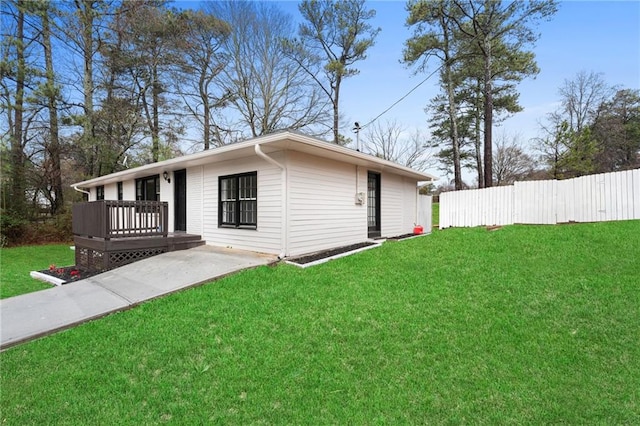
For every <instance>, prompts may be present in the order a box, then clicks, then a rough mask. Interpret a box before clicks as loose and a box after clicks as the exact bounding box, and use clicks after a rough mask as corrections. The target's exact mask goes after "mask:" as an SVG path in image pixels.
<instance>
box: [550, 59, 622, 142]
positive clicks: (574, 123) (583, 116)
mask: <svg viewBox="0 0 640 426" xmlns="http://www.w3.org/2000/svg"><path fill="white" fill-rule="evenodd" d="M612 93H613V88H612V87H611V86H609V85H608V84H607V83H606V82H605V81H604V75H603V74H602V73H595V72H593V71H592V72H589V73H587V72H586V71H580V72H579V73H578V74H577V75H576V76H575V77H574V78H573V80H565V81H564V84H563V85H562V87H560V89H559V90H558V94H559V95H560V101H561V105H562V107H561V110H560V111H558V116H559V118H560V119H562V120H566V121H567V123H568V124H569V128H570V129H571V130H573V131H575V132H578V133H579V132H581V131H582V130H583V129H584V128H585V127H586V126H587V125H588V124H589V123H590V122H592V121H595V119H596V115H597V112H598V108H600V105H602V104H603V103H604V102H605V100H607V99H608V98H609V97H610V96H611V94H612ZM552 118H553V117H552Z"/></svg>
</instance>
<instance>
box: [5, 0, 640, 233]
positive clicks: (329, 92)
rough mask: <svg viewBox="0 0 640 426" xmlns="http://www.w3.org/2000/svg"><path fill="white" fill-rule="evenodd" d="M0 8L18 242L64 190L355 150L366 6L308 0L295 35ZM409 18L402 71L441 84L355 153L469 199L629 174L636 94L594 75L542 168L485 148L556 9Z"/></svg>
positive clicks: (235, 23)
mask: <svg viewBox="0 0 640 426" xmlns="http://www.w3.org/2000/svg"><path fill="white" fill-rule="evenodd" d="M0 4H1V7H2V16H1V19H2V22H1V24H2V25H1V28H2V29H1V31H2V40H1V41H0V77H1V80H0V117H1V118H0V132H1V134H2V146H1V148H0V149H1V151H0V156H1V160H2V178H1V190H2V195H1V197H2V199H1V207H2V224H1V225H2V234H3V235H4V236H5V237H6V236H7V235H10V234H11V235H13V237H11V238H10V239H13V240H15V239H16V238H17V237H15V236H16V235H21V232H22V233H23V232H24V230H25V229H26V228H28V227H26V224H28V223H31V222H33V221H37V220H38V219H40V218H42V217H58V216H60V215H63V214H64V213H65V212H67V211H68V206H69V204H70V203H71V202H72V201H75V200H79V199H80V198H81V196H80V194H78V193H75V192H74V191H72V190H71V189H70V187H69V185H70V184H71V183H73V182H77V181H80V180H84V179H88V178H91V177H96V176H101V175H105V174H109V173H113V172H116V171H119V170H122V169H124V168H127V167H134V166H137V165H141V164H147V163H150V162H155V161H159V160H163V159H167V158H171V157H175V156H178V155H182V154H184V153H186V152H193V151H199V150H205V149H209V148H211V147H216V146H221V145H225V144H229V143H234V142H236V141H239V140H243V139H246V138H249V137H255V136H260V135H264V134H268V133H272V132H274V131H278V130H281V129H297V130H301V131H303V132H305V133H308V134H311V135H316V136H321V137H324V138H328V139H330V140H332V141H333V142H335V143H339V144H345V143H347V142H349V140H350V138H348V137H347V136H346V135H345V134H344V133H343V132H341V130H343V131H344V130H345V129H348V130H347V131H349V132H350V131H351V130H352V129H351V126H348V127H347V126H346V124H345V123H344V120H343V119H342V116H341V112H340V100H341V93H342V91H341V89H342V84H343V83H344V81H345V80H346V79H348V78H351V77H354V76H356V75H357V74H358V72H359V70H358V68H357V66H358V63H359V62H360V61H362V60H364V59H366V56H367V52H368V51H369V49H370V48H371V46H373V45H374V43H375V40H376V38H377V36H378V34H379V32H380V28H376V27H373V26H372V24H371V21H372V19H373V18H374V17H375V13H376V12H375V10H373V9H371V8H369V5H375V3H370V4H369V3H365V1H364V0H340V1H331V0H321V1H320V0H304V1H302V2H300V3H299V5H298V11H299V16H298V17H297V18H298V21H299V24H297V25H296V24H295V23H294V19H293V17H292V16H290V15H288V14H286V13H284V12H283V11H282V10H281V9H279V8H278V5H277V4H276V3H270V2H254V1H242V0H239V1H220V2H202V3H201V4H200V6H201V8H200V9H198V10H180V9H178V8H176V7H173V6H172V4H171V3H169V2H166V1H162V0H137V1H122V0H60V1H55V2H54V1H47V0H37V1H36V0H5V1H3V2H1V3H0ZM175 5H177V6H180V3H179V2H178V3H175ZM406 11H407V21H406V22H407V25H408V26H409V27H410V28H412V29H413V31H414V32H413V34H412V36H411V37H410V38H409V39H408V40H407V41H406V43H405V45H404V49H403V51H402V52H398V56H400V57H401V58H402V61H403V62H404V63H406V64H407V65H410V66H412V67H413V70H414V71H415V72H416V73H418V74H425V75H426V76H427V79H428V77H429V75H430V74H434V75H437V76H438V77H439V86H440V88H441V92H440V93H439V94H438V96H436V97H435V98H434V99H432V100H431V101H430V102H429V103H428V104H427V108H426V112H427V119H428V125H429V126H430V129H429V130H430V135H429V134H428V132H427V131H416V132H415V133H414V134H412V135H411V136H410V137H408V138H406V137H405V136H404V135H405V134H406V132H405V130H406V128H404V127H403V126H402V124H401V123H398V122H397V121H387V122H386V124H383V123H382V122H381V121H376V122H372V123H367V125H365V127H366V129H365V128H362V129H361V128H360V125H359V124H357V123H356V129H355V130H356V131H357V132H358V134H357V136H356V137H357V138H358V139H359V138H360V136H362V137H363V140H362V141H361V145H362V147H363V149H364V150H365V151H367V152H370V153H372V154H373V155H377V156H380V157H382V158H385V159H389V160H392V161H396V162H399V163H402V164H405V165H407V166H411V167H414V168H418V169H425V168H426V167H427V166H432V165H433V164H432V163H430V159H429V157H428V155H427V154H426V152H427V151H429V150H436V152H437V154H436V156H435V158H436V159H437V160H438V161H439V162H440V164H441V167H442V170H443V171H444V172H445V173H447V174H448V173H451V174H452V175H453V176H454V179H453V185H452V186H453V188H452V189H461V188H463V187H465V184H464V182H463V181H462V170H463V169H464V168H469V169H471V170H473V171H474V173H475V174H476V176H477V184H478V186H480V187H483V186H491V185H496V184H503V183H509V181H512V180H514V179H517V178H521V177H522V176H537V177H540V176H551V177H557V178H562V177H572V176H576V175H579V174H585V173H591V172H597V171H611V170H621V169H624V168H631V167H637V166H638V149H639V146H638V141H639V137H638V132H639V130H638V116H639V115H640V114H639V113H638V107H639V101H638V91H637V90H626V89H622V88H611V87H608V86H607V85H606V84H604V82H603V79H602V76H600V75H597V74H586V73H584V74H580V75H579V76H577V77H576V79H575V80H572V81H567V82H565V86H564V87H563V88H561V98H562V99H561V101H562V102H561V105H562V107H561V108H560V109H559V110H558V111H557V112H556V113H554V114H552V115H550V116H549V117H548V120H547V121H545V124H544V129H543V130H544V132H543V136H542V137H541V138H540V140H539V141H538V145H539V150H540V154H541V157H540V158H542V159H543V161H544V162H545V165H546V167H544V168H541V167H540V165H539V162H538V164H536V163H537V161H538V160H539V158H537V156H536V155H534V154H532V153H527V152H525V150H524V149H522V147H521V146H519V144H517V143H515V142H514V141H508V140H505V138H504V137H502V138H501V137H499V136H498V137H497V138H496V137H494V135H493V133H492V129H493V127H494V125H495V123H497V122H499V121H500V120H502V119H503V118H504V117H506V116H507V115H509V114H513V113H517V112H518V111H520V110H521V109H522V107H521V106H520V105H519V104H518V91H517V90H516V88H517V84H518V83H519V82H520V81H521V80H522V79H524V78H527V77H531V76H534V75H535V74H537V73H538V72H539V69H538V66H537V64H536V61H535V55H534V54H533V52H532V51H531V48H532V46H533V43H534V42H535V41H536V39H537V37H538V34H537V33H536V31H535V27H536V25H537V23H538V22H539V21H541V20H545V19H551V17H552V16H553V15H554V13H555V12H556V3H555V1H553V0H531V1H528V2H506V1H493V0H492V1H462V0H437V1H424V0H420V1H416V0H410V1H409V2H408V3H407V4H406ZM398 95H399V96H400V95H402V94H398ZM426 103H427V101H425V104H426ZM425 127H426V126H425ZM360 130H363V132H362V135H360ZM425 130H426V129H425ZM494 139H495V140H494ZM61 223H63V224H64V226H63V227H65V230H66V231H65V232H68V220H62V221H61ZM12 229H13V230H16V231H15V232H13V233H12V231H11V230H12ZM52 238H53V237H52Z"/></svg>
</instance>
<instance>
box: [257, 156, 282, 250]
mask: <svg viewBox="0 0 640 426" xmlns="http://www.w3.org/2000/svg"><path fill="white" fill-rule="evenodd" d="M254 150H255V152H256V155H257V156H258V157H260V158H262V159H263V160H265V161H266V162H268V163H270V164H272V165H274V166H276V167H278V168H279V169H280V170H282V173H281V180H282V185H281V191H282V216H281V217H282V223H281V225H280V226H281V230H280V233H281V235H280V239H281V246H282V248H281V251H280V254H279V255H278V258H280V259H284V258H285V257H286V256H287V254H288V252H289V214H288V211H289V201H288V192H289V191H288V187H287V168H286V167H285V166H283V165H282V164H280V163H278V162H277V161H276V160H274V159H273V158H271V157H269V156H268V155H267V154H265V153H264V151H262V148H261V147H260V144H255V145H254Z"/></svg>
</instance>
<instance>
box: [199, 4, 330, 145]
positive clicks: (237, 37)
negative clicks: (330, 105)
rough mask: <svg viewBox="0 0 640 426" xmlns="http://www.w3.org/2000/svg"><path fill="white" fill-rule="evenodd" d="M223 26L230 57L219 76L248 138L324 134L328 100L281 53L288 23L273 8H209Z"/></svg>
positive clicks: (237, 6)
mask: <svg viewBox="0 0 640 426" xmlns="http://www.w3.org/2000/svg"><path fill="white" fill-rule="evenodd" d="M207 7H208V8H209V9H208V10H209V11H210V12H211V13H212V14H214V15H215V16H216V17H218V18H220V19H223V20H224V21H226V22H227V23H228V24H229V26H230V28H231V34H230V36H229V37H228V38H227V40H226V42H225V49H226V52H227V54H228V55H229V57H230V61H229V63H228V65H227V66H226V67H225V68H224V70H223V72H222V73H221V79H220V80H221V84H222V87H224V89H225V91H226V92H227V93H228V94H229V102H230V103H231V104H232V105H233V107H234V109H235V110H236V111H237V112H238V113H239V114H240V117H241V126H242V128H244V129H247V130H248V132H249V133H250V135H251V136H254V137H255V136H259V135H263V134H267V133H272V132H274V131H277V130H281V129H305V130H306V131H307V132H309V133H312V134H316V135H320V134H324V133H326V129H327V127H326V121H327V113H326V101H324V100H323V99H322V98H321V96H320V93H319V89H318V88H317V87H316V86H315V85H314V84H313V83H312V82H311V81H310V80H309V78H308V76H307V75H306V74H305V72H304V70H303V69H302V68H301V66H300V65H299V64H298V63H297V62H295V61H294V60H292V59H291V58H290V57H289V56H286V55H284V53H283V48H284V46H283V43H282V40H283V39H284V38H285V37H287V36H289V35H290V34H291V33H292V32H293V26H292V22H291V19H290V17H289V16H288V15H286V14H284V13H283V12H282V11H281V10H280V9H278V8H277V7H276V6H274V5H271V4H268V3H257V2H250V1H242V0H241V1H227V2H219V3H208V4H207Z"/></svg>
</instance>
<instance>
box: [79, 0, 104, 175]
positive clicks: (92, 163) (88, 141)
mask: <svg viewBox="0 0 640 426" xmlns="http://www.w3.org/2000/svg"><path fill="white" fill-rule="evenodd" d="M76 7H77V9H78V14H79V15H80V24H81V26H82V53H83V56H84V74H83V80H82V90H83V91H84V121H83V123H82V139H83V142H84V144H85V150H86V151H85V152H88V153H89V158H88V159H87V160H88V161H87V163H88V164H87V165H88V166H89V167H88V168H89V174H90V175H91V176H93V177H96V176H99V174H100V170H99V167H96V166H97V164H98V163H99V160H98V147H97V146H95V144H94V140H93V1H92V0H82V1H81V2H79V1H77V0H76Z"/></svg>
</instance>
